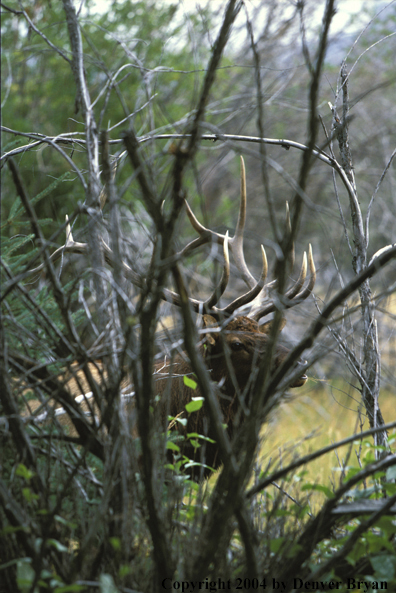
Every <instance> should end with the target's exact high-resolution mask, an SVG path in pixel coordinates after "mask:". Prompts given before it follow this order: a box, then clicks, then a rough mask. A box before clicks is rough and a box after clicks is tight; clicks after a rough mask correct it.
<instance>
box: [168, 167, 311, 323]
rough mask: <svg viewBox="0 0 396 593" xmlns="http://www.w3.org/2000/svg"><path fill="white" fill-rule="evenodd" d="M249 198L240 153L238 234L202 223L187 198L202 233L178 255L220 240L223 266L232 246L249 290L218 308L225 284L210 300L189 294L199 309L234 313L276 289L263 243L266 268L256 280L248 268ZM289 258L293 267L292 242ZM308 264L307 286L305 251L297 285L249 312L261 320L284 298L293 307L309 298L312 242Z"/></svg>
mask: <svg viewBox="0 0 396 593" xmlns="http://www.w3.org/2000/svg"><path fill="white" fill-rule="evenodd" d="M246 201H247V198H246V172H245V163H244V160H243V157H242V156H241V200H240V206H239V215H238V221H237V225H236V229H235V234H234V236H233V237H232V238H231V239H228V233H226V234H225V235H222V234H221V233H217V232H216V231H212V230H211V229H208V228H206V227H205V226H203V225H202V224H201V223H200V222H199V221H198V219H197V218H196V216H195V215H194V213H193V212H192V210H191V208H190V206H189V205H188V203H187V201H185V204H186V209H187V215H188V218H189V219H190V222H191V225H192V226H193V228H194V229H195V230H196V231H197V233H198V234H199V235H200V236H199V237H198V238H197V239H194V240H193V241H191V242H190V243H188V245H186V246H185V247H184V248H183V249H182V250H181V251H180V253H179V256H180V257H182V256H185V255H186V254H188V253H190V252H191V251H193V250H195V249H197V248H198V247H200V246H201V245H204V244H206V243H210V242H212V243H218V244H220V245H221V244H222V245H223V248H224V262H225V263H224V270H225V269H226V267H227V266H228V267H229V259H228V247H229V248H230V250H231V251H232V254H233V256H234V262H235V265H236V267H237V269H238V271H239V273H240V275H241V277H242V279H243V280H244V281H245V283H246V284H247V286H248V287H249V290H248V292H246V293H245V294H243V295H242V296H240V297H239V298H237V299H235V300H234V301H233V302H232V303H230V304H229V305H227V306H226V307H224V309H219V308H217V307H215V304H216V303H217V302H218V300H219V299H220V296H221V295H222V294H223V292H224V290H225V286H224V290H221V291H220V289H219V288H218V289H215V291H214V292H213V294H212V296H211V297H210V299H208V300H207V301H204V302H200V301H196V300H195V299H192V298H190V302H191V304H192V305H193V307H194V309H195V310H196V311H202V310H203V311H205V312H208V308H209V306H211V307H212V309H211V314H212V315H214V316H216V315H218V314H219V313H221V314H223V315H231V314H232V313H233V312H234V311H236V310H237V309H239V307H242V306H243V305H246V304H247V303H251V302H252V301H253V300H254V299H256V298H257V297H258V295H259V294H260V293H261V292H263V293H264V291H265V292H268V291H269V290H270V289H273V288H274V287H275V286H276V282H277V281H276V280H273V281H272V282H270V283H268V284H266V285H264V282H265V278H266V275H267V270H268V264H267V258H266V254H265V250H264V247H263V246H261V250H262V259H263V269H262V272H261V276H260V279H259V281H258V282H257V283H256V281H255V279H254V277H253V275H252V274H251V273H250V271H249V268H248V267H247V265H246V261H245V256H244V251H243V233H244V230H245V222H246ZM290 227H291V225H290V213H289V206H288V204H287V203H286V232H289V231H290ZM226 251H227V255H226ZM290 261H291V267H293V264H294V245H293V246H292V249H291V254H290ZM308 265H309V270H310V280H309V283H308V285H307V286H306V287H305V288H304V289H303V286H304V282H305V280H306V276H307V256H306V253H304V256H303V262H302V266H301V270H300V275H299V277H298V279H297V280H296V282H295V283H294V285H293V286H292V287H291V288H290V289H289V290H288V291H287V292H286V294H285V295H284V296H283V297H282V299H281V298H278V299H277V300H270V301H267V302H266V303H264V304H263V305H261V306H259V308H258V309H256V310H255V311H254V312H252V313H251V314H250V316H251V317H253V318H254V319H256V320H257V321H258V320H259V319H260V318H261V317H263V316H264V315H267V314H268V313H272V312H273V311H274V310H275V309H276V308H277V303H280V302H281V306H282V307H283V308H290V307H293V306H294V305H296V304H298V303H299V302H301V301H302V300H304V299H306V298H307V297H308V296H309V295H310V294H311V292H312V290H313V287H314V285H315V280H316V270H315V264H314V261H313V256H312V247H311V245H310V246H309V252H308ZM226 276H227V278H228V277H229V270H228V273H227V275H226V273H225V271H224V273H223V277H222V280H221V283H220V285H221V286H223V280H224V278H225V277H226ZM259 286H261V289H259ZM216 295H217V297H218V298H217V300H214V299H215V296H216ZM172 301H173V302H174V303H175V304H178V303H179V299H178V295H176V298H175V297H174V295H172Z"/></svg>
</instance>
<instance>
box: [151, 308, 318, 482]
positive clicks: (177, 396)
mask: <svg viewBox="0 0 396 593" xmlns="http://www.w3.org/2000/svg"><path fill="white" fill-rule="evenodd" d="M204 323H205V324H206V326H207V327H208V326H209V327H211V328H213V327H216V320H215V319H214V318H213V317H211V316H209V315H207V316H205V317H204ZM270 329H271V323H266V324H264V325H262V326H259V324H258V322H257V321H255V320H253V319H250V318H248V317H245V316H238V317H235V318H233V319H231V321H229V323H227V324H226V326H225V328H224V329H223V331H222V332H215V333H208V334H207V335H206V337H205V340H204V344H203V346H202V347H201V353H202V355H203V357H204V360H205V363H206V366H207V368H208V369H209V371H210V375H211V378H212V380H213V381H214V382H215V383H216V384H217V385H218V399H219V403H220V409H221V412H222V416H223V422H224V423H225V424H226V425H227V433H228V436H229V438H230V439H231V440H232V438H233V436H234V434H235V432H236V430H237V429H238V428H239V426H240V425H241V424H242V423H243V420H244V413H243V411H242V409H241V401H242V400H243V402H244V404H245V406H246V408H249V395H250V393H249V384H250V383H251V379H252V376H253V371H254V369H255V368H258V367H259V366H260V365H261V364H262V362H263V360H264V358H265V356H266V354H267V346H268V342H269V337H268V333H269V331H270ZM288 354H289V350H288V349H287V348H286V347H284V346H282V345H281V344H277V345H276V348H275V355H274V358H273V368H274V369H276V368H277V367H278V366H279V365H280V364H281V363H282V362H283V360H284V359H285V358H286V356H287V355H288ZM231 369H232V370H231ZM191 374H192V371H191V367H190V365H189V363H188V362H187V361H185V360H183V358H182V357H181V356H178V357H176V359H175V361H174V362H173V364H172V374H171V375H169V376H168V377H167V378H163V379H159V380H157V381H156V383H155V391H156V393H157V394H158V395H160V396H161V400H160V404H159V405H160V408H161V415H162V420H164V418H165V414H166V413H167V414H170V415H171V416H173V417H176V416H177V417H178V418H179V420H180V419H181V418H183V419H186V421H187V423H186V424H185V425H184V426H183V425H182V424H181V423H180V422H177V421H176V422H174V423H173V425H172V428H173V429H174V430H178V431H179V433H180V434H181V435H182V436H183V437H184V439H185V440H184V441H183V442H182V443H180V442H179V445H180V450H181V454H182V455H184V456H185V457H187V458H188V459H190V460H192V461H195V462H198V463H199V465H197V466H192V467H190V468H189V469H188V473H190V475H192V476H193V477H194V478H198V477H199V476H208V475H210V473H211V470H210V469H209V468H213V469H217V468H219V467H220V465H221V459H220V456H219V452H218V447H217V444H216V442H213V441H215V434H214V431H213V429H212V428H211V426H210V421H209V416H208V413H207V410H206V407H205V404H203V406H202V407H201V408H200V409H199V410H198V411H196V412H193V413H187V412H186V405H187V404H188V403H190V402H191V401H192V398H193V397H197V396H200V392H199V390H198V388H196V389H192V388H191V387H188V385H186V384H185V383H184V380H183V378H184V376H191ZM232 375H233V376H232ZM169 381H171V386H170V395H169V403H168V405H167V402H166V397H165V396H164V393H165V392H166V389H167V387H168V386H169ZM306 381H307V376H306V375H305V374H304V373H301V375H300V376H299V377H298V378H297V379H295V380H294V381H293V382H292V383H291V384H290V387H301V386H302V385H304V384H305V382H306ZM188 434H198V435H202V436H204V437H208V439H209V440H206V439H205V440H204V441H202V442H201V446H200V447H199V448H198V447H194V446H193V445H192V444H191V441H190V440H189V439H188V438H187V435H188ZM196 442H197V439H195V443H196ZM202 466H203V467H204V469H203V470H202V469H201V467H202Z"/></svg>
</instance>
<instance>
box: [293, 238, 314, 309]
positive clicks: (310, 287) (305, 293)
mask: <svg viewBox="0 0 396 593" xmlns="http://www.w3.org/2000/svg"><path fill="white" fill-rule="evenodd" d="M308 266H309V274H310V278H309V282H308V284H307V286H306V287H305V288H304V290H302V291H301V292H299V293H298V294H297V296H296V300H297V301H303V300H304V299H306V298H307V297H309V295H310V294H311V292H312V291H313V289H314V286H315V282H316V268H315V262H314V259H313V254H312V245H311V243H310V244H309V247H308Z"/></svg>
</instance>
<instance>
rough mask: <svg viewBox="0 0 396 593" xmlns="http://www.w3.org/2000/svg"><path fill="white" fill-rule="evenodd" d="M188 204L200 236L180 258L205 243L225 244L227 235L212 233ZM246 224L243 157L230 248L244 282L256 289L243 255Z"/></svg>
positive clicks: (195, 228) (186, 248) (192, 223)
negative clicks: (239, 195) (239, 189)
mask: <svg viewBox="0 0 396 593" xmlns="http://www.w3.org/2000/svg"><path fill="white" fill-rule="evenodd" d="M185 204H186V211H187V216H188V218H189V220H190V222H191V226H192V227H193V229H194V230H195V231H197V233H198V234H199V235H200V236H199V237H198V238H197V239H194V240H193V241H191V242H190V243H189V244H188V245H186V247H184V249H182V251H181V252H180V254H179V255H180V256H181V257H183V256H184V255H186V254H187V253H189V252H191V251H193V250H194V249H196V248H197V247H199V246H201V245H204V244H205V243H209V242H210V241H213V242H215V243H219V244H224V240H225V235H222V234H221V233H217V232H216V231H212V230H211V229H208V228H206V227H205V226H203V225H202V224H201V223H200V222H199V221H198V219H197V218H196V216H195V214H194V213H193V211H192V210H191V208H190V206H189V204H188V202H187V201H186V200H185ZM245 223H246V171H245V162H244V160H243V157H242V156H241V199H240V203H239V213H238V220H237V224H236V228H235V234H234V236H233V237H232V238H231V239H229V242H228V244H229V248H230V250H231V251H232V254H233V256H234V261H235V265H236V267H237V269H238V271H239V273H240V274H241V277H242V279H243V281H244V282H245V283H246V285H247V286H248V287H249V288H250V289H252V290H253V289H255V288H256V284H257V283H256V280H255V279H254V277H253V276H252V274H251V273H250V271H249V268H248V267H247V265H246V261H245V256H244V253H243V233H244V230H245Z"/></svg>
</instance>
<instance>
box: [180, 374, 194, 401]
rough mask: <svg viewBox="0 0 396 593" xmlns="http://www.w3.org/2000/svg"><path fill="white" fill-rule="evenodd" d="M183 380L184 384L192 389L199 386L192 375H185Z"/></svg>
mask: <svg viewBox="0 0 396 593" xmlns="http://www.w3.org/2000/svg"><path fill="white" fill-rule="evenodd" d="M183 381H184V385H185V386H186V387H190V389H196V388H197V382H196V381H194V379H191V378H190V377H187V375H184V377H183ZM186 407H187V406H186Z"/></svg>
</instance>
